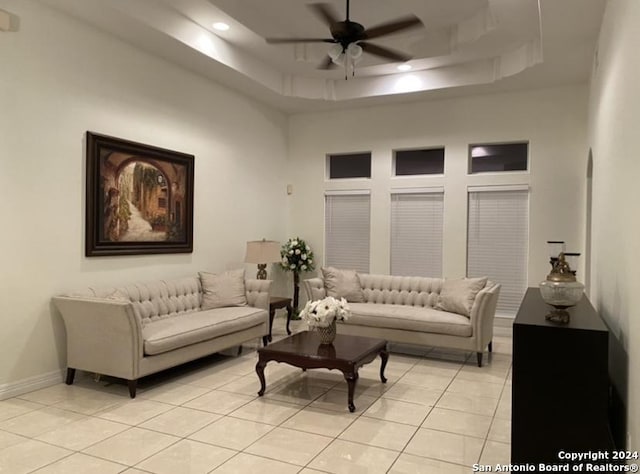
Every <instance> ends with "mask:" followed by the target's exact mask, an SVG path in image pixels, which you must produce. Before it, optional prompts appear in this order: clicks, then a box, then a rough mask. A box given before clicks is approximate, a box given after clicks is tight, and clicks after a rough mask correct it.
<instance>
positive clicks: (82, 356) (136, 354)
mask: <svg viewBox="0 0 640 474" xmlns="http://www.w3.org/2000/svg"><path fill="white" fill-rule="evenodd" d="M53 302H54V304H55V307H56V308H57V309H58V310H59V311H60V313H61V315H62V319H63V320H64V325H65V329H66V332H67V366H68V367H71V368H74V369H81V370H86V371H90V372H95V373H98V374H106V375H111V376H114V377H121V378H125V379H128V380H133V379H137V378H138V374H139V361H140V359H142V357H143V339H142V325H141V323H140V320H139V318H138V317H137V316H136V315H135V312H134V309H133V305H132V304H131V302H130V301H126V300H119V299H105V298H91V297H71V296H56V297H54V298H53Z"/></svg>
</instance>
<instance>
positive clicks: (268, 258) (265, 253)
mask: <svg viewBox="0 0 640 474" xmlns="http://www.w3.org/2000/svg"><path fill="white" fill-rule="evenodd" d="M244 261H245V262H246V263H256V264H260V263H274V262H279V261H280V243H279V242H276V241H275V240H264V239H262V240H252V241H249V242H247V253H246V255H245V257H244Z"/></svg>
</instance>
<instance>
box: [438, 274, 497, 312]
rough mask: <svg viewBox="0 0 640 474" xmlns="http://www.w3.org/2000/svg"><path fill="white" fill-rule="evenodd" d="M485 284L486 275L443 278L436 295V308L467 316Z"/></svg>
mask: <svg viewBox="0 0 640 474" xmlns="http://www.w3.org/2000/svg"><path fill="white" fill-rule="evenodd" d="M486 284H487V277H482V278H459V279H452V280H445V281H444V284H443V285H442V291H441V292H440V296H439V297H438V309H441V310H443V311H448V312H450V313H458V314H462V315H464V316H467V317H469V316H470V315H471V308H472V307H473V302H474V301H475V299H476V295H477V294H478V292H479V291H480V290H481V289H483V288H484V287H485V286H486Z"/></svg>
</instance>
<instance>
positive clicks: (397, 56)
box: [358, 41, 411, 62]
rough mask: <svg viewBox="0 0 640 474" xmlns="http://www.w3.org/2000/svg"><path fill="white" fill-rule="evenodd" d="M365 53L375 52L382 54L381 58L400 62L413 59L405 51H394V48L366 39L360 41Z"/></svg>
mask: <svg viewBox="0 0 640 474" xmlns="http://www.w3.org/2000/svg"><path fill="white" fill-rule="evenodd" d="M358 44H359V45H360V46H361V47H362V49H363V50H364V52H365V53H369V54H373V55H375V56H380V57H381V58H385V59H391V60H393V61H398V62H406V61H409V60H410V59H411V56H410V55H408V54H405V53H401V52H399V51H394V50H393V49H389V48H385V47H382V46H378V45H376V44H373V43H367V42H365V41H360V42H359V43H358Z"/></svg>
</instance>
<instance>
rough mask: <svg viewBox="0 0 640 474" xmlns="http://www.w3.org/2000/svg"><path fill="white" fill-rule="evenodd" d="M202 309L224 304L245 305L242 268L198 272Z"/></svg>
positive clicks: (218, 306) (245, 297) (223, 305)
mask: <svg viewBox="0 0 640 474" xmlns="http://www.w3.org/2000/svg"><path fill="white" fill-rule="evenodd" d="M199 275H200V282H201V283H202V309H213V308H222V307H225V306H246V305H247V296H246V294H245V289H244V270H243V269H239V270H230V271H227V272H224V273H220V274H214V273H206V272H200V273H199Z"/></svg>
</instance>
